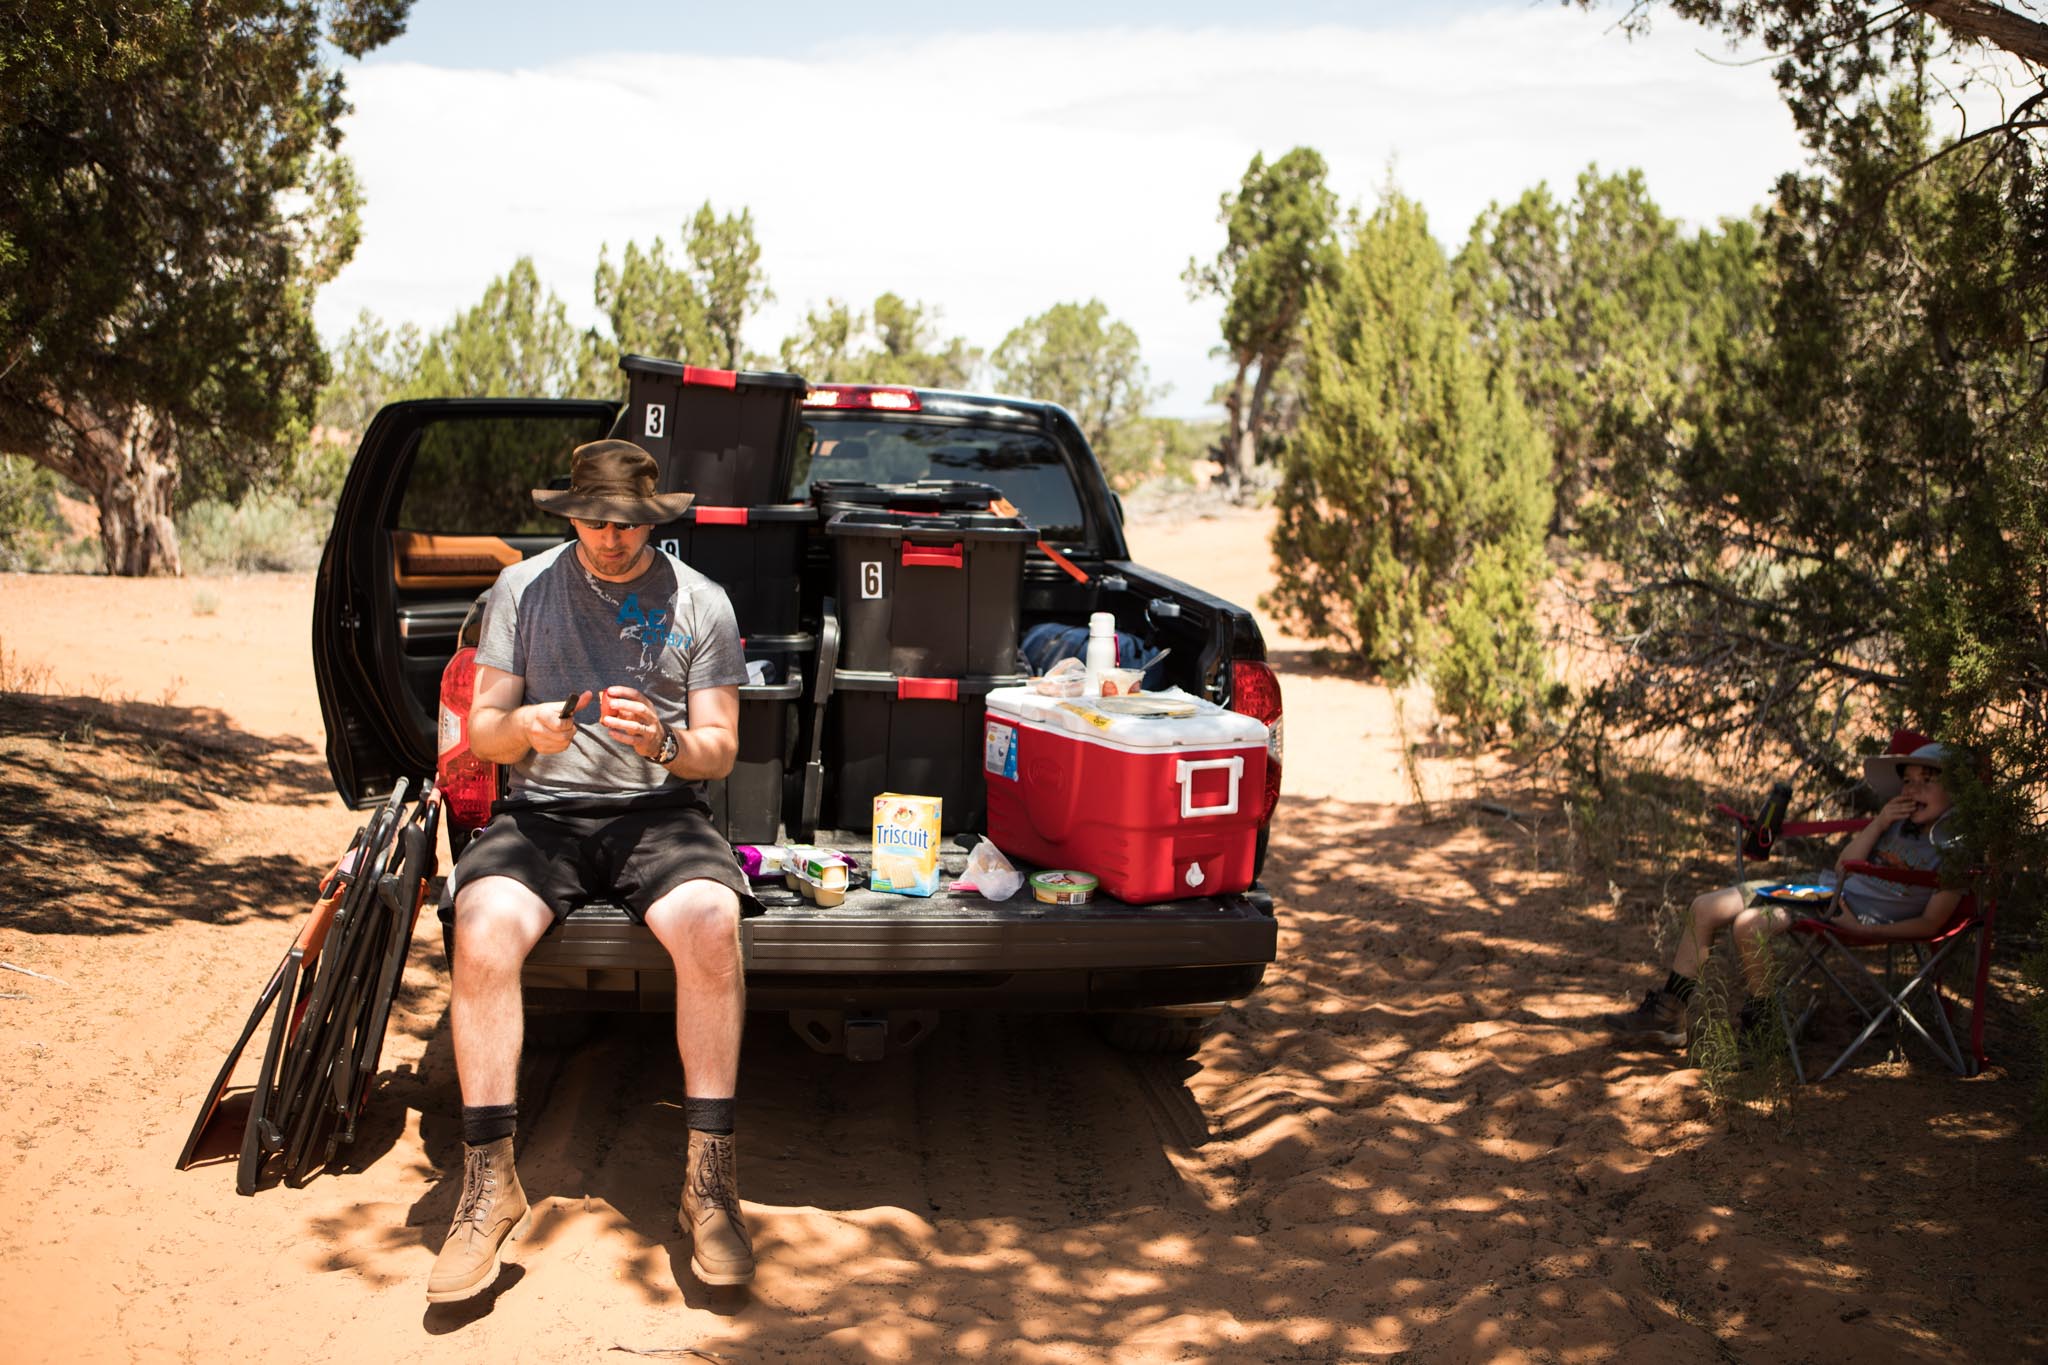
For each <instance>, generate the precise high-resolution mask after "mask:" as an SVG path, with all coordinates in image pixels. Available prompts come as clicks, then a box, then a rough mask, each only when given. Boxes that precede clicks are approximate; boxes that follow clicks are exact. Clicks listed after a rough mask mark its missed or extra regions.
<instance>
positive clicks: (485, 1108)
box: [462, 1104, 519, 1147]
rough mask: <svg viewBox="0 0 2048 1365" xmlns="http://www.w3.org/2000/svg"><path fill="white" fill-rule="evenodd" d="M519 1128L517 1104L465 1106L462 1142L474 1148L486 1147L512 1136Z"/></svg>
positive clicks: (463, 1107) (463, 1109) (463, 1108)
mask: <svg viewBox="0 0 2048 1365" xmlns="http://www.w3.org/2000/svg"><path fill="white" fill-rule="evenodd" d="M518 1126H519V1106H518V1105H516V1104H465V1105H463V1106H462V1140H463V1141H464V1142H466V1143H468V1144H469V1145H470V1146H472V1147H484V1146H488V1145H489V1144H491V1143H493V1142H496V1141H497V1140H498V1139H499V1138H508V1137H511V1136H512V1130H513V1129H515V1128H517V1127H518Z"/></svg>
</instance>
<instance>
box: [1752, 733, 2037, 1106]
mask: <svg viewBox="0 0 2048 1365" xmlns="http://www.w3.org/2000/svg"><path fill="white" fill-rule="evenodd" d="M1924 743H1926V737H1925V736H1923V735H1919V734H1915V733H1914V732H1912V731H1909V730H1898V731H1894V732H1893V734H1892V742H1891V747H1890V749H1889V751H1888V752H1890V753H1893V754H1906V753H1911V752H1912V751H1913V750H1915V749H1917V748H1919V747H1920V746H1921V745H1922V744H1924ZM1790 796H1791V788H1790V787H1788V786H1785V785H1784V784H1780V785H1778V786H1776V787H1773V788H1772V789H1771V794H1770V796H1769V797H1767V798H1766V799H1765V801H1764V804H1763V808H1762V809H1761V810H1760V811H1759V812H1758V813H1757V814H1756V815H1755V816H1748V815H1744V814H1743V813H1742V812H1740V811H1738V810H1735V809H1733V808H1732V807H1729V806H1724V805H1717V806H1715V807H1714V810H1715V813H1716V814H1719V815H1723V816H1726V817H1727V818H1728V819H1730V820H1731V821H1733V822H1734V824H1735V827H1736V846H1735V872H1736V880H1737V881H1738V882H1739V881H1741V880H1743V878H1744V869H1745V866H1746V864H1747V863H1748V862H1749V861H1751V860H1757V861H1761V860H1764V859H1768V858H1769V857H1770V856H1771V855H1772V854H1773V853H1774V852H1775V851H1776V849H1777V846H1778V844H1779V843H1780V842H1781V841H1783V840H1785V839H1794V838H1806V837H1812V836H1816V835H1834V834H1849V833H1853V832H1854V831H1856V830H1859V829H1862V828H1863V827H1864V826H1865V825H1867V824H1869V823H1870V821H1869V819H1868V818H1867V817H1865V818H1859V819H1850V820H1806V821H1787V820H1785V818H1784V817H1785V813H1786V807H1787V805H1788V803H1789V799H1790ZM1844 871H1845V873H1847V872H1862V873H1867V874H1869V875H1871V876H1873V877H1880V878H1883V879H1884V880H1886V881H1893V882H1899V883H1902V884H1905V885H1913V886H1939V885H1940V884H1941V883H1940V877H1939V874H1937V873H1934V872H1918V871H1912V870H1909V869H1902V868H1890V867H1877V866H1874V865H1872V864H1869V863H1850V864H1849V865H1848V866H1847V867H1846V868H1845V869H1844ZM1972 883H1973V884H1972V887H1971V889H1970V890H1969V891H1968V892H1967V893H1966V894H1965V895H1964V897H1963V900H1962V902H1961V904H1959V905H1958V906H1957V907H1956V910H1955V913H1954V914H1953V915H1951V916H1950V917H1949V920H1948V922H1947V923H1946V924H1944V925H1943V926H1942V927H1941V928H1940V929H1938V930H1936V931H1935V932H1934V933H1932V934H1930V935H1928V936H1927V937H1925V938H1920V939H1900V938H1878V937H1875V936H1873V935H1870V934H1867V933H1862V932H1859V926H1858V925H1857V924H1856V923H1855V922H1854V921H1853V920H1829V921H1821V920H1814V919H1794V920H1793V921H1792V925H1791V935H1790V936H1791V938H1792V939H1793V941H1794V942H1795V943H1797V944H1798V945H1799V948H1800V950H1801V959H1800V962H1799V964H1798V966H1797V967H1796V968H1795V969H1794V971H1793V974H1792V977H1791V979H1790V983H1788V984H1797V983H1799V982H1801V981H1803V980H1805V979H1807V978H1808V977H1809V975H1811V974H1817V975H1818V976H1819V978H1820V980H1821V981H1822V982H1823V983H1825V984H1823V985H1822V986H1820V987H1819V988H1817V989H1816V991H1815V993H1814V994H1813V996H1812V997H1811V998H1810V999H1808V1000H1807V1002H1806V1004H1805V1005H1804V1007H1803V1008H1802V1009H1801V1010H1800V1012H1799V1014H1798V1016H1797V1018H1794V1017H1793V1016H1792V1015H1791V1012H1790V1010H1789V1008H1788V1007H1787V1005H1786V1003H1785V996H1786V992H1785V991H1783V990H1781V991H1780V992H1779V993H1778V997H1777V1001H1776V1007H1777V1010H1778V1017H1779V1022H1780V1023H1781V1024H1783V1025H1784V1026H1785V1039H1786V1046H1787V1048H1788V1049H1789V1050H1790V1052H1791V1056H1792V1070H1793V1074H1794V1075H1796V1076H1797V1077H1798V1078H1799V1080H1800V1081H1801V1082H1802V1083H1804V1082H1805V1080H1806V1065H1805V1060H1804V1059H1803V1058H1802V1057H1801V1056H1800V1052H1799V1043H1800V1037H1801V1034H1802V1033H1803V1032H1804V1030H1805V1028H1806V1025H1807V1023H1808V1022H1809V1021H1810V1020H1811V1019H1812V1017H1813V1014H1814V1011H1815V1010H1816V1009H1817V1008H1818V1007H1819V1004H1820V1000H1821V998H1822V996H1823V995H1824V993H1825V991H1826V989H1827V988H1828V987H1832V988H1833V989H1834V990H1835V991H1836V992H1838V993H1839V994H1840V995H1842V996H1843V997H1844V998H1845V999H1847V1000H1848V1001H1849V1002H1850V1003H1851V1004H1853V1005H1854V1006H1855V1007H1856V1008H1857V1010H1858V1011H1859V1012H1860V1013H1861V1014H1862V1015H1863V1018H1864V1026H1863V1030H1862V1032H1860V1033H1858V1034H1857V1035H1856V1038H1855V1040H1854V1041H1853V1042H1851V1043H1850V1044H1849V1045H1848V1046H1847V1047H1846V1048H1844V1049H1842V1052H1841V1054H1840V1055H1839V1056H1837V1057H1836V1058H1835V1059H1834V1061H1832V1062H1831V1063H1829V1065H1828V1068H1827V1070H1826V1071H1824V1072H1822V1073H1821V1076H1820V1079H1821V1080H1827V1079H1828V1078H1830V1077H1832V1076H1833V1075H1834V1074H1835V1073H1836V1072H1838V1071H1840V1070H1841V1069H1842V1067H1843V1066H1844V1065H1846V1064H1847V1062H1848V1061H1849V1059H1850V1058H1851V1057H1852V1056H1854V1055H1855V1054H1856V1052H1857V1051H1858V1049H1860V1048H1861V1047H1862V1046H1863V1045H1864V1044H1865V1043H1867V1042H1869V1041H1870V1040H1871V1038H1873V1037H1875V1036H1876V1034H1877V1032H1878V1030H1879V1029H1881V1028H1883V1027H1884V1026H1885V1024H1886V1023H1891V1024H1892V1025H1893V1029H1894V1037H1895V1039H1896V1040H1897V1042H1898V1043H1899V1044H1901V1045H1902V1044H1903V1041H1904V1037H1905V1033H1906V1031H1907V1030H1908V1029H1910V1030H1911V1031H1912V1032H1914V1033H1916V1034H1918V1035H1919V1036H1920V1038H1921V1039H1922V1040H1924V1041H1925V1042H1926V1043H1927V1045H1928V1046H1929V1047H1930V1048H1932V1049H1933V1051H1934V1053H1935V1055H1936V1056H1938V1057H1940V1058H1941V1060H1942V1062H1943V1063H1944V1064H1945V1065H1947V1066H1948V1068H1949V1069H1950V1070H1951V1071H1954V1072H1955V1073H1956V1074H1957V1075H1960V1076H1974V1075H1976V1074H1977V1073H1978V1072H1980V1071H1982V1070H1983V1068H1984V1062H1985V1060H1986V1058H1985V1052H1984V1014H1985V1008H1986V1006H1987V1005H1988V1004H1989V1003H1990V996H1991V935H1992V922H1993V919H1994V918H1995V915H1996V912H1997V901H1996V898H1995V897H1994V896H1993V895H1992V894H1991V892H1990V890H1989V888H1990V885H1991V880H1990V878H1989V877H1987V876H1985V875H1984V874H1983V872H1982V871H1981V870H1980V871H1978V872H1976V873H1974V874H1973V875H1972ZM1972 939H1974V940H1975V946H1976V950H1977V961H1976V974H1975V978H1974V984H1973V986H1972V989H1971V998H1970V1030H1969V1033H1970V1046H1969V1050H1968V1051H1967V1052H1965V1051H1964V1050H1963V1048H1962V1047H1961V1045H1960V1044H1959V1042H1958V1041H1957V1038H1956V1032H1955V1027H1954V1021H1953V1019H1952V1017H1951V1010H1950V1003H1949V1000H1948V997H1947V994H1946V993H1945V992H1944V990H1943V988H1942V982H1941V973H1942V971H1943V970H1944V969H1945V968H1946V967H1947V966H1948V964H1949V963H1950V962H1951V961H1952V960H1953V959H1954V958H1956V957H1957V956H1959V955H1960V954H1961V952H1962V945H1964V944H1966V943H1969V942H1970V941H1971V940H1972ZM1858 948H1883V949H1884V950H1885V961H1884V972H1883V974H1882V975H1881V976H1880V975H1879V974H1878V973H1876V972H1873V971H1872V970H1871V969H1870V968H1869V967H1868V966H1866V965H1865V964H1864V962H1863V961H1862V959H1861V958H1860V957H1859V956H1858V955H1857V954H1856V953H1855V952H1854V951H1852V950H1853V949H1858ZM1907 951H1910V952H1911V953H1912V954H1913V956H1914V959H1916V960H1917V962H1918V964H1919V965H1918V968H1917V970H1914V971H1913V973H1912V974H1911V975H1910V976H1907V977H1905V978H1904V979H1903V981H1901V979H1900V973H1901V968H1900V956H1901V954H1902V953H1904V952H1907ZM1923 1001H1924V1002H1931V1003H1932V1009H1930V1010H1927V1011H1925V1013H1926V1014H1927V1015H1928V1016H1929V1017H1928V1018H1927V1019H1922V1018H1921V1017H1920V1015H1919V1014H1916V1013H1915V1012H1914V1005H1915V1004H1916V1003H1919V1002H1923ZM1930 1025H1931V1027H1930ZM1937 1035H1938V1036H1937Z"/></svg>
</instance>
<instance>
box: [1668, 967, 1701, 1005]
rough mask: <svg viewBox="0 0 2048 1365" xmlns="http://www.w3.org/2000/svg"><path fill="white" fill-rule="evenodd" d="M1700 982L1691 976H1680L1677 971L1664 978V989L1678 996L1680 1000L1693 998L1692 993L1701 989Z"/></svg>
mask: <svg viewBox="0 0 2048 1365" xmlns="http://www.w3.org/2000/svg"><path fill="white" fill-rule="evenodd" d="M1699 984H1700V983H1699V982H1697V981H1695V980H1693V979H1692V978H1691V977H1689V976H1680V975H1679V974H1678V973H1677V972H1672V973H1670V974H1669V975H1667V976H1666V977H1665V979H1664V989H1665V990H1667V991H1669V992H1670V993H1671V994H1673V995H1675V996H1677V997H1678V998H1679V999H1680V1000H1690V999H1692V993H1693V992H1694V991H1695V990H1697V989H1699Z"/></svg>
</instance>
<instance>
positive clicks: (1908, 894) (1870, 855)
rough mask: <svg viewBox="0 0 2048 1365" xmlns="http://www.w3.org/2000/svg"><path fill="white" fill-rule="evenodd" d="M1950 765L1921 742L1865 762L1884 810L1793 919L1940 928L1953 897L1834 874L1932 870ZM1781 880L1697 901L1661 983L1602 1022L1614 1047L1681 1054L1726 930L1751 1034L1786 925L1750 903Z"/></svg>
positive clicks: (1788, 916) (1940, 846) (1781, 911)
mask: <svg viewBox="0 0 2048 1365" xmlns="http://www.w3.org/2000/svg"><path fill="white" fill-rule="evenodd" d="M1952 761H1953V755H1952V754H1951V752H1950V750H1949V749H1948V748H1947V746H1945V745H1941V744H1923V745H1921V746H1920V747H1919V748H1917V749H1915V750H1913V752H1911V753H1909V754H1882V755H1879V756H1877V757H1874V758H1870V759H1867V760H1865V762H1864V769H1863V771H1864V780H1865V781H1866V782H1867V783H1868V784H1869V786H1870V789H1871V790H1872V791H1873V792H1875V793H1876V794H1877V795H1878V796H1879V797H1881V798H1883V799H1884V803H1885V804H1884V807H1883V809H1881V810H1879V811H1878V813H1877V814H1876V816H1875V817H1873V818H1872V819H1871V821H1870V823H1869V824H1867V825H1865V826H1864V827H1863V828H1862V829H1861V830H1858V831H1857V832H1856V834H1855V836H1854V837H1853V838H1851V839H1850V840H1849V842H1848V844H1847V845H1846V846H1845V847H1844V848H1843V849H1842V853H1841V856H1840V857H1839V858H1837V859H1836V860H1835V869H1834V871H1832V872H1823V873H1821V874H1819V875H1818V876H1815V877H1813V878H1812V879H1811V880H1812V882H1813V883H1814V884H1826V885H1831V886H1834V887H1835V894H1834V895H1833V897H1832V898H1830V899H1828V900H1825V901H1820V902H1816V903H1815V904H1814V905H1812V906H1802V907H1800V908H1799V910H1798V911H1797V914H1798V915H1799V916H1800V917H1803V918H1808V919H1820V920H1844V921H1846V922H1849V923H1853V924H1854V925H1855V926H1856V929H1857V932H1858V933H1860V934H1864V935H1868V936H1870V937H1873V938H1894V937H1896V938H1924V937H1925V936H1927V935H1928V934H1931V933H1934V932H1936V931H1937V930H1939V929H1940V928H1941V926H1942V925H1944V924H1946V923H1948V920H1949V917H1950V916H1951V915H1953V914H1954V913H1955V910H1956V906H1957V905H1958V904H1959V903H1960V902H1961V900H1962V893H1960V892H1957V891H1943V890H1936V889H1935V888H1933V887H1929V886H1909V885H1906V884H1904V883H1901V882H1893V881H1886V880H1885V879H1883V878H1881V877H1873V876H1871V875H1870V874H1868V873H1863V872H1849V873H1844V871H1843V868H1844V866H1845V865H1846V864H1849V863H1855V862H1865V863H1872V864H1875V865H1877V866H1879V867H1893V868H1913V869H1918V870H1920V871H1933V870H1934V869H1935V868H1937V867H1939V866H1940V865H1941V856H1942V853H1943V851H1944V850H1945V849H1947V848H1948V847H1949V846H1950V845H1951V844H1952V842H1953V831H1952V829H1951V828H1950V827H1949V825H1950V822H1949V818H1948V817H1949V814H1950V801H1949V794H1948V789H1947V787H1946V786H1944V785H1943V781H1942V774H1943V770H1944V769H1945V768H1947V767H1948V765H1949V764H1950V763H1951V762H1952ZM1782 881H1783V878H1767V879H1764V880H1761V881H1753V882H1744V883H1742V884H1741V885H1740V886H1728V887H1723V888H1721V889H1720V890H1718V891H1709V892H1707V893H1706V894H1705V895H1702V896H1700V897H1699V898H1698V899H1697V900H1695V901H1694V902H1693V903H1692V910H1691V912H1690V913H1689V914H1688V915H1687V917H1686V921H1685V936H1684V938H1683V939H1682V940H1681V941H1680V943H1679V945H1678V952H1677V953H1676V954H1675V955H1674V956H1673V958H1672V960H1671V969H1670V973H1669V974H1668V975H1667V976H1666V977H1665V980H1664V984H1663V985H1661V986H1656V987H1653V988H1651V989H1650V990H1648V991H1645V992H1644V993H1643V1000H1642V1003H1641V1004H1639V1005H1637V1006H1636V1007H1635V1008H1634V1009H1632V1010H1628V1011H1626V1012H1623V1013H1618V1014H1609V1015H1604V1016H1602V1018H1601V1021H1600V1022H1601V1023H1602V1024H1604V1025H1605V1026H1606V1027H1607V1029H1608V1031H1609V1032H1611V1033H1613V1034H1614V1035H1615V1037H1616V1038H1617V1039H1618V1040H1621V1041H1625V1042H1635V1043H1655V1044H1659V1045H1661V1046H1664V1047H1684V1046H1685V1044H1686V1037H1687V1029H1686V1006H1687V1003H1688V1002H1689V1001H1690V1000H1691V999H1692V994H1693V991H1694V989H1695V988H1696V987H1697V986H1698V984H1699V971H1700V963H1701V962H1703V961H1705V959H1706V955H1707V953H1708V952H1709V951H1710V950H1711V949H1712V948H1713V946H1714V941H1715V940H1716V939H1717V938H1719V937H1720V936H1721V934H1722V933H1723V932H1724V931H1726V930H1729V929H1732V930H1733V931H1734V933H1735V946H1736V949H1737V951H1738V952H1740V954H1741V956H1742V970H1743V975H1744V976H1745V977H1746V978H1747V980H1748V983H1749V989H1750V997H1751V998H1750V999H1749V1000H1748V1001H1746V1002H1745V1003H1744V1004H1743V1007H1742V1015H1741V1019H1740V1023H1739V1027H1740V1028H1741V1029H1742V1030H1743V1031H1744V1032H1748V1031H1751V1030H1754V1029H1755V1028H1756V1027H1757V1026H1758V1024H1759V1023H1760V1022H1761V1020H1762V1018H1763V1010H1764V1008H1765V1004H1766V1001H1765V1000H1764V998H1763V994H1762V992H1763V990H1764V984H1765V971H1766V964H1767V963H1768V960H1769V947H1770V945H1769V940H1770V939H1772V938H1775V937H1776V936H1778V935H1780V934H1783V933H1784V932H1785V931H1786V929H1787V928H1788V927H1789V926H1790V925H1791V923H1792V920H1793V918H1794V916H1793V914H1792V913H1791V912H1788V910H1787V909H1785V908H1784V907H1782V906H1780V905H1777V904H1773V903H1772V902H1770V901H1766V900H1761V899H1759V898H1758V895H1757V893H1758V891H1759V890H1760V889H1762V888H1763V887H1767V886H1773V885H1778V884H1781V883H1782Z"/></svg>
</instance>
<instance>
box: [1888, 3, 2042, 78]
mask: <svg viewBox="0 0 2048 1365" xmlns="http://www.w3.org/2000/svg"><path fill="white" fill-rule="evenodd" d="M1905 3H1906V5H1907V7H1908V8H1910V9H1915V10H1918V11H1919V12H1920V13H1922V14H1924V15H1926V16H1927V17H1928V18H1930V19H1932V20H1934V21H1935V22H1936V23H1938V24H1940V25H1941V26H1942V27H1943V28H1946V29H1947V30H1948V31H1949V32H1951V33H1953V34H1955V35H1956V36H1957V37H1959V38H1967V39H1969V40H1971V41H1973V42H1979V43H1988V44H1989V45H1991V46H1992V47H1997V48H2002V49H2004V50H2005V51H2007V52H2010V53H2012V55H2013V56H2015V57H2018V58H2019V59H2020V60H2022V61H2026V62H2032V63H2033V64H2034V65H2036V66H2048V24H2044V23H2042V22H2041V21H2040V20H2038V19H2029V18H2027V17H2026V16H2025V15H2023V14H2015V13H2013V12H2012V11H2011V10H2009V9H2007V8H2006V7H2005V6H2003V5H1993V4H1990V3H1987V0H1905Z"/></svg>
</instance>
